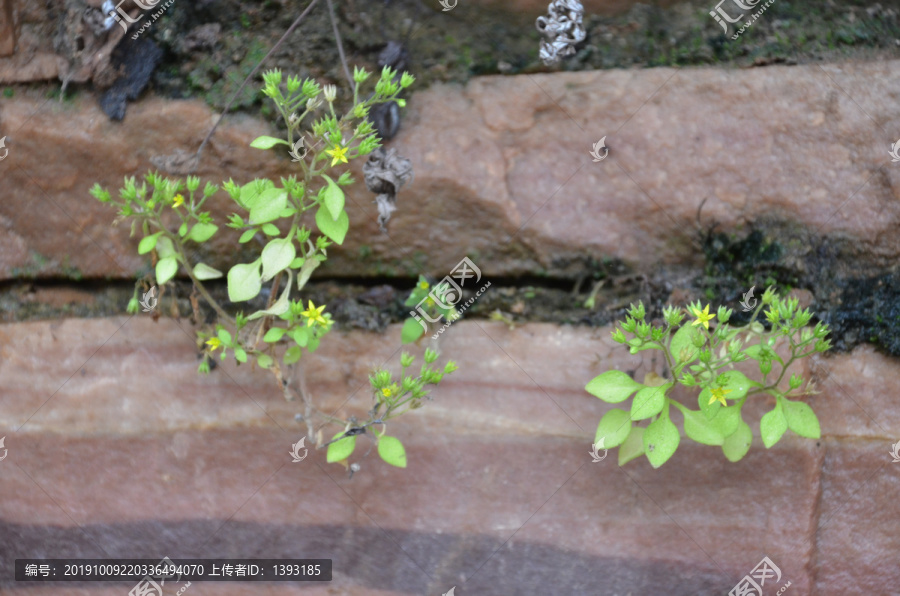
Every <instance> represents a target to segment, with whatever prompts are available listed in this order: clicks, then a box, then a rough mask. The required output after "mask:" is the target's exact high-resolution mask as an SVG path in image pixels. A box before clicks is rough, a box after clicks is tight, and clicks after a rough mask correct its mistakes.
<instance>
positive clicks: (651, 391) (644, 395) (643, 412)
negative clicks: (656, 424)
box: [631, 379, 672, 420]
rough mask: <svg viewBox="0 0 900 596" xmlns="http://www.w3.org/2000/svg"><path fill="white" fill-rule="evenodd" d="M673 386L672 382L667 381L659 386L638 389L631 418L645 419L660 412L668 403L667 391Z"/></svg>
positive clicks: (632, 405) (632, 404)
mask: <svg viewBox="0 0 900 596" xmlns="http://www.w3.org/2000/svg"><path fill="white" fill-rule="evenodd" d="M645 380H646V379H645ZM671 386H672V383H666V384H665V385H661V386H659V387H644V388H643V389H641V390H640V391H638V392H637V394H635V396H634V401H633V402H631V419H632V420H645V419H647V418H650V417H652V416H656V415H657V414H659V413H660V412H661V411H662V409H663V406H664V405H666V391H668V390H669V387H671Z"/></svg>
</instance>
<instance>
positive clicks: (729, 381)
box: [719, 370, 759, 406]
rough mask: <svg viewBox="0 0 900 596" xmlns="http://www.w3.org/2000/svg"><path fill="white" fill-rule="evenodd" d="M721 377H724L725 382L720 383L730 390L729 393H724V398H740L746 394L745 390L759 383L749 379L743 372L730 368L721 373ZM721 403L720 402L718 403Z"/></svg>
mask: <svg viewBox="0 0 900 596" xmlns="http://www.w3.org/2000/svg"><path fill="white" fill-rule="evenodd" d="M721 376H722V377H725V383H724V384H723V385H722V387H724V388H725V389H728V390H730V393H726V394H725V399H726V400H728V399H741V398H742V397H744V396H745V395H747V391H749V390H750V388H751V387H753V386H754V385H757V386H758V385H759V383H754V382H753V381H751V380H750V379H748V378H747V377H746V375H744V373H742V372H740V371H737V370H730V371H728V372H726V373H722V375H721ZM719 405H720V406H721V405H722V404H721V403H720V404H719Z"/></svg>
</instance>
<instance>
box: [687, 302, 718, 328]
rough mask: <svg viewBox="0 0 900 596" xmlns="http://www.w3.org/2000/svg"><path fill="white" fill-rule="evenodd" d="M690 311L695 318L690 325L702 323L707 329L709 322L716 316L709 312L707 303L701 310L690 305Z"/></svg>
mask: <svg viewBox="0 0 900 596" xmlns="http://www.w3.org/2000/svg"><path fill="white" fill-rule="evenodd" d="M691 313H693V315H694V316H695V317H697V320H696V321H694V322H693V323H691V325H703V327H705V328H706V329H707V330H708V329H709V322H710V321H712V320H713V319H715V318H716V315H715V314H709V305H708V304H707V305H706V306H705V307H704V308H703V310H700V309H699V308H695V307H693V306H692V307H691Z"/></svg>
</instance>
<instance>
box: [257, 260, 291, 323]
mask: <svg viewBox="0 0 900 596" xmlns="http://www.w3.org/2000/svg"><path fill="white" fill-rule="evenodd" d="M293 281H294V273H293V271H288V280H287V283H286V284H284V290H283V291H282V292H281V296H280V297H279V298H278V300H276V301H275V304H273V305H272V306H270V307H269V308H267V309H265V310H258V311H256V312H255V313H253V314H252V315H250V316H249V317H247V320H248V321H253V320H255V319H258V318H260V317H265V316H273V317H277V316H278V315H283V314H284V313H286V312H287V311H288V309H289V308H291V301H290V299H289V298H288V296H290V293H291V283H293Z"/></svg>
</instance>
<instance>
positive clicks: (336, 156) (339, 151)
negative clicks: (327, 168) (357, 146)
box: [325, 145, 349, 166]
mask: <svg viewBox="0 0 900 596" xmlns="http://www.w3.org/2000/svg"><path fill="white" fill-rule="evenodd" d="M325 153H327V154H328V155H330V156H332V157H333V159H332V160H331V165H332V166H333V165H335V164H336V163H338V162H341V163H349V162H348V161H347V148H346V147H341V146H340V145H337V146H336V147H335V148H334V149H329V150H328V151H326V152H325Z"/></svg>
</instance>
